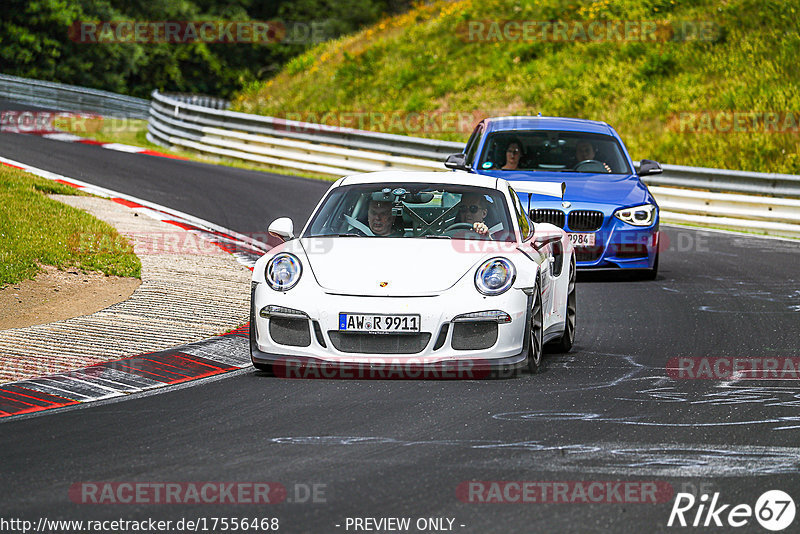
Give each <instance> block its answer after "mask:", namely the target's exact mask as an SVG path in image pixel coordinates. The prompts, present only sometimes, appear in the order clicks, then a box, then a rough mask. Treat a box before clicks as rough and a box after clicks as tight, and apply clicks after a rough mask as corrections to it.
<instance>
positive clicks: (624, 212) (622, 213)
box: [614, 204, 657, 226]
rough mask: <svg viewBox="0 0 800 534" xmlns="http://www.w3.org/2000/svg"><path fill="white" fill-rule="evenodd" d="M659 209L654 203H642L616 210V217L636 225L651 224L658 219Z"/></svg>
mask: <svg viewBox="0 0 800 534" xmlns="http://www.w3.org/2000/svg"><path fill="white" fill-rule="evenodd" d="M656 213H657V209H656V207H655V206H654V205H652V204H642V205H641V206H633V207H632V208H622V209H619V210H617V211H615V212H614V217H616V218H617V219H619V220H620V221H623V222H626V223H628V224H632V225H634V226H650V225H651V224H653V222H654V221H655V220H656Z"/></svg>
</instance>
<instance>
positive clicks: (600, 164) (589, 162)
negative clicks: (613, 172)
mask: <svg viewBox="0 0 800 534" xmlns="http://www.w3.org/2000/svg"><path fill="white" fill-rule="evenodd" d="M592 164H594V165H597V166H598V167H600V168H601V169H602V170H603V171H604V172H608V170H607V169H606V164H605V163H603V162H602V161H597V160H596V159H585V160H583V161H580V162H578V163H576V164H575V166H574V167H573V168H572V170H574V171H577V170H579V167H581V166H582V165H592Z"/></svg>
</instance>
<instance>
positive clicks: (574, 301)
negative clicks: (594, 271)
mask: <svg viewBox="0 0 800 534" xmlns="http://www.w3.org/2000/svg"><path fill="white" fill-rule="evenodd" d="M576 271H577V269H576V268H575V260H574V258H573V260H572V262H571V263H570V265H569V282H568V283H567V318H566V320H565V321H564V334H563V335H562V336H561V337H560V338H558V339H557V340H555V341H553V343H552V347H553V350H555V351H556V352H569V351H570V349H572V344H573V343H574V342H575V321H576V319H577V317H578V295H577V291H576V283H575V279H576ZM549 346H550V344H548V347H549Z"/></svg>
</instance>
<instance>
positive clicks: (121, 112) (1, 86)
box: [0, 74, 150, 119]
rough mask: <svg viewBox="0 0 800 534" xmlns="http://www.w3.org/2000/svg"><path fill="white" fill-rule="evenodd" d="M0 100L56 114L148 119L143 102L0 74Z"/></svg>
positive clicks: (131, 98)
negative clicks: (90, 114) (88, 114)
mask: <svg viewBox="0 0 800 534" xmlns="http://www.w3.org/2000/svg"><path fill="white" fill-rule="evenodd" d="M0 98H2V99H6V100H10V101H12V102H19V103H21V104H29V105H32V106H38V107H42V108H47V109H54V110H57V111H75V112H92V113H98V114H100V115H106V116H114V117H131V118H135V119H147V116H148V114H147V111H148V109H149V107H150V103H149V102H148V101H147V100H145V99H143V98H135V97H132V96H127V95H120V94H117V93H111V92H109V91H100V90H98V89H89V88H87V87H79V86H77V85H66V84H63V83H54V82H43V81H41V80H31V79H28V78H19V77H17V76H9V75H7V74H0Z"/></svg>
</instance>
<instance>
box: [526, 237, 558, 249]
mask: <svg viewBox="0 0 800 534" xmlns="http://www.w3.org/2000/svg"><path fill="white" fill-rule="evenodd" d="M560 240H561V236H560V235H558V234H550V235H539V236H536V238H535V239H534V240H533V248H535V249H536V250H542V249H543V248H544V247H546V246H547V245H549V244H550V243H555V242H556V241H560Z"/></svg>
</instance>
